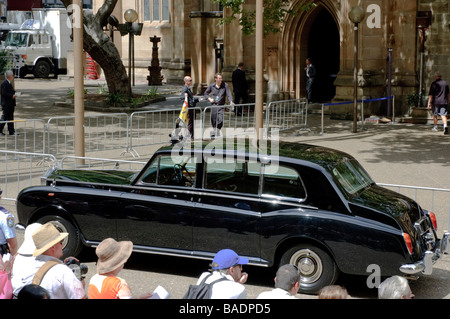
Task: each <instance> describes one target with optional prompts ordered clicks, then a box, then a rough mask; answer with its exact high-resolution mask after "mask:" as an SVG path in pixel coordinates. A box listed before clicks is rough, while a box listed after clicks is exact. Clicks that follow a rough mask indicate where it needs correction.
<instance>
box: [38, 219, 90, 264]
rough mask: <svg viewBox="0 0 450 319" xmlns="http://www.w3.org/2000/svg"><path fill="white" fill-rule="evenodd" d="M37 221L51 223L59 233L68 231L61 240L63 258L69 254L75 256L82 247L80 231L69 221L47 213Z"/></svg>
mask: <svg viewBox="0 0 450 319" xmlns="http://www.w3.org/2000/svg"><path fill="white" fill-rule="evenodd" d="M36 222H37V223H41V224H46V223H52V224H53V225H54V226H55V227H56V228H57V229H58V230H59V231H60V232H61V233H68V234H69V236H67V237H66V238H65V239H64V241H63V257H62V258H63V259H64V258H66V257H69V256H74V257H75V256H76V255H78V254H79V253H80V251H81V249H82V248H83V246H82V243H81V239H80V232H79V231H78V229H77V228H76V226H75V225H73V224H72V223H71V222H69V221H68V220H66V219H65V218H62V217H61V216H57V215H47V216H44V217H41V218H40V219H39V220H37V221H36Z"/></svg>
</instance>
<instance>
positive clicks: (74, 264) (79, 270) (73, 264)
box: [66, 259, 89, 281]
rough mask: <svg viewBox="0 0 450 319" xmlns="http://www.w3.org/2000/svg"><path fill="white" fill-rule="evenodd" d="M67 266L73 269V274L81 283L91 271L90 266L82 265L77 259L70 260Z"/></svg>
mask: <svg viewBox="0 0 450 319" xmlns="http://www.w3.org/2000/svg"><path fill="white" fill-rule="evenodd" d="M66 266H67V267H69V268H70V269H72V271H73V273H74V274H75V276H76V277H77V278H78V280H80V281H81V280H83V279H84V278H86V274H87V272H88V270H89V268H88V266H86V265H85V264H80V263H79V262H78V261H76V260H75V259H70V260H69V261H67V262H66Z"/></svg>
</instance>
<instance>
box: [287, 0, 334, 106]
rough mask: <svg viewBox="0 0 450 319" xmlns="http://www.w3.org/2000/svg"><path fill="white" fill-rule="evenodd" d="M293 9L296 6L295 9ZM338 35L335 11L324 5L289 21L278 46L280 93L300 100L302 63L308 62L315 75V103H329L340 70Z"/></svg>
mask: <svg viewBox="0 0 450 319" xmlns="http://www.w3.org/2000/svg"><path fill="white" fill-rule="evenodd" d="M294 7H295V5H294ZM340 45H341V43H340V33H339V25H338V23H337V17H336V9H335V8H334V4H333V2H330V4H329V5H327V1H323V4H321V5H319V6H318V7H316V8H315V9H312V10H310V11H307V12H301V13H300V14H298V15H296V16H293V17H289V18H288V20H287V22H286V25H285V27H284V29H283V34H282V37H281V44H280V49H281V52H280V59H281V60H280V70H281V72H280V73H281V93H282V94H284V95H285V96H286V97H289V98H300V97H304V96H305V95H306V91H305V83H306V79H305V71H304V68H305V60H306V58H308V57H309V58H311V59H313V61H314V64H315V65H316V67H317V69H318V71H319V79H318V81H317V82H318V83H317V86H316V90H315V92H316V94H315V98H314V100H316V101H330V100H331V99H332V98H333V97H334V95H335V86H334V84H333V82H334V80H335V78H336V75H337V74H338V72H339V68H340V58H341V57H340V54H341V53H340Z"/></svg>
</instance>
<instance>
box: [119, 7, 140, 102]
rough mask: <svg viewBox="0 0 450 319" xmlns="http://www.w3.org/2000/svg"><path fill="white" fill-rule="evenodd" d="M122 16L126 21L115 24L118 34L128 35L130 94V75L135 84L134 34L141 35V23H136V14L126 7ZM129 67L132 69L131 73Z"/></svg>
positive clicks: (129, 87) (129, 80)
mask: <svg viewBox="0 0 450 319" xmlns="http://www.w3.org/2000/svg"><path fill="white" fill-rule="evenodd" d="M123 17H124V18H125V21H126V23H120V24H118V25H117V29H118V30H119V31H120V35H121V36H124V35H127V34H128V36H129V41H128V91H129V94H130V95H131V77H132V76H133V86H134V85H135V81H134V36H135V35H141V32H142V26H143V23H136V20H137V19H138V17H139V16H138V14H137V12H136V11H135V10H133V9H128V10H127V11H125V13H124V15H123ZM131 69H133V73H131Z"/></svg>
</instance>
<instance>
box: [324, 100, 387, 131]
mask: <svg viewBox="0 0 450 319" xmlns="http://www.w3.org/2000/svg"><path fill="white" fill-rule="evenodd" d="M391 99H392V108H393V111H392V123H395V97H394V96H387V97H381V98H376V99H362V100H358V101H357V102H358V103H361V107H360V111H361V113H360V114H361V126H362V128H364V103H370V102H378V101H385V100H391ZM353 103H355V102H354V101H347V102H336V103H323V104H322V111H321V114H322V117H321V132H320V135H323V133H324V118H325V114H324V107H325V106H338V105H345V104H353Z"/></svg>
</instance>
